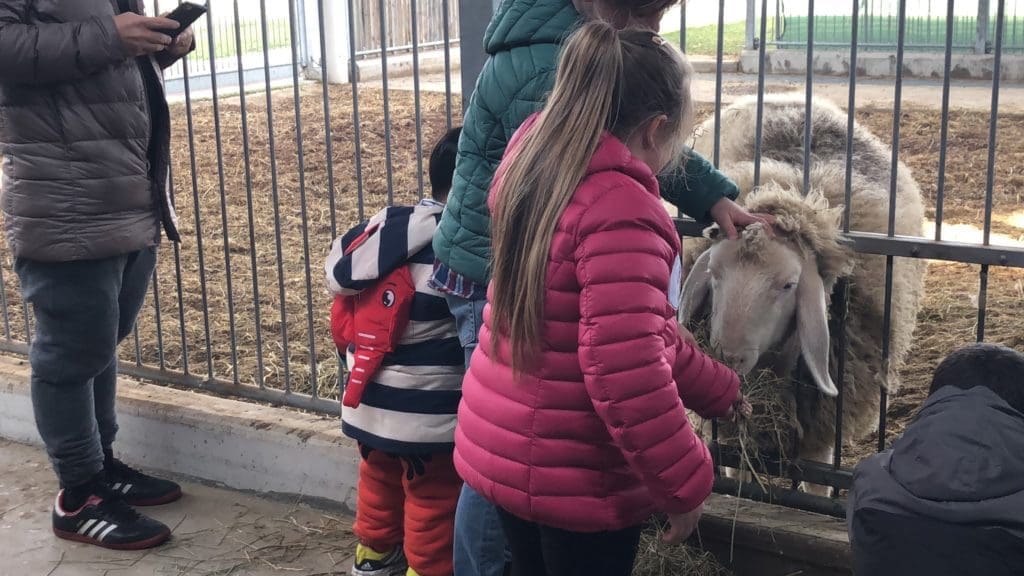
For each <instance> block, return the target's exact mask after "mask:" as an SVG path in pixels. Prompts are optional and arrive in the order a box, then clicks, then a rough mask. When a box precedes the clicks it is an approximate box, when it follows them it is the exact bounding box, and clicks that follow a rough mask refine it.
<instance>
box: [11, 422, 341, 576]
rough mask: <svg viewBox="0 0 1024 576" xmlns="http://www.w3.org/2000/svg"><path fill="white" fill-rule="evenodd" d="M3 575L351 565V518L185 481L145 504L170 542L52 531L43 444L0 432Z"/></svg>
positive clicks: (232, 573) (184, 575)
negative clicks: (114, 544) (131, 542)
mask: <svg viewBox="0 0 1024 576" xmlns="http://www.w3.org/2000/svg"><path fill="white" fill-rule="evenodd" d="M0 471H2V472H0V576H94V575H95V576H165V575H168V576H214V575H216V576H243V575H244V576H264V575H267V576H269V575H274V576H278V575H284V574H288V575H297V576H314V575H328V574H332V575H333V574H347V569H348V568H349V567H350V566H351V562H352V559H351V554H352V552H353V551H354V548H355V541H354V538H353V536H352V532H351V524H350V519H349V518H347V517H345V516H343V515H341V514H340V513H335V512H329V513H325V512H323V511H318V510H315V509H313V508H310V507H308V506H305V505H302V504H297V503H294V502H282V501H275V500H270V499H266V498H260V497H257V496H254V495H250V494H242V493H239V492H234V491H231V490H224V489H219V488H213V487H209V486H204V485H200V484H195V483H189V482H185V483H183V488H184V490H185V494H186V495H185V497H184V498H183V499H182V500H181V501H179V502H177V503H174V504H170V505H168V506H162V507H157V508H147V509H144V510H143V511H144V512H146V513H147V514H150V515H152V516H153V517H155V518H157V519H159V520H160V521H162V522H164V523H165V524H167V525H168V526H171V527H172V528H173V530H174V535H173V537H172V539H171V541H170V542H168V543H167V544H165V545H163V546H161V547H158V548H155V549H153V550H150V551H148V552H117V551H112V550H103V549H100V548H96V547H93V546H87V545H84V544H77V543H72V542H66V541H63V540H59V539H57V538H55V537H54V536H53V534H52V532H51V531H50V530H51V529H50V510H51V508H52V506H53V498H54V496H55V490H56V480H55V478H54V476H53V472H52V471H51V469H50V465H49V463H48V461H47V459H46V455H45V454H44V452H43V450H42V449H41V448H36V447H34V446H26V445H24V444H17V443H13V442H8V441H6V440H0Z"/></svg>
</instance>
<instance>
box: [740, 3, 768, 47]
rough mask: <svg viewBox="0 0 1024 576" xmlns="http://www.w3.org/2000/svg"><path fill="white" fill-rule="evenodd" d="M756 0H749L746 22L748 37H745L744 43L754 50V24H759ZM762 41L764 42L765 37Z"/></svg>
mask: <svg viewBox="0 0 1024 576" xmlns="http://www.w3.org/2000/svg"><path fill="white" fill-rule="evenodd" d="M756 1H757V0H747V22H746V27H745V31H746V39H745V42H744V43H743V45H744V47H746V49H747V50H753V49H754V34H755V32H754V26H756V25H757V24H756V21H757V5H756ZM761 41H762V42H763V41H764V39H763V38H762V39H761Z"/></svg>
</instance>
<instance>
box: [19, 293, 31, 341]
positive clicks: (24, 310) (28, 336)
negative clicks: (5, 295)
mask: <svg viewBox="0 0 1024 576" xmlns="http://www.w3.org/2000/svg"><path fill="white" fill-rule="evenodd" d="M21 315H22V319H23V320H25V342H28V343H31V342H32V318H31V316H30V315H29V312H28V302H26V301H25V299H24V298H22V299H21Z"/></svg>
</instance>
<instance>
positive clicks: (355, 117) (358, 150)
mask: <svg viewBox="0 0 1024 576" xmlns="http://www.w3.org/2000/svg"><path fill="white" fill-rule="evenodd" d="M355 14H356V13H355V6H354V0H348V47H349V59H348V61H349V76H351V78H352V83H351V85H352V132H353V140H355V144H354V146H355V156H356V193H357V196H356V204H357V206H358V212H359V221H360V222H362V221H363V220H364V219H365V216H364V214H365V206H364V205H363V152H362V146H363V145H362V128H361V127H360V125H359V81H358V80H359V79H358V76H359V68H358V67H357V66H356V57H355V54H356V17H355Z"/></svg>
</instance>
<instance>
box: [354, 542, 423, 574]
mask: <svg viewBox="0 0 1024 576" xmlns="http://www.w3.org/2000/svg"><path fill="white" fill-rule="evenodd" d="M408 569H409V563H408V562H406V560H405V552H404V551H403V550H402V547H401V546H395V547H394V548H393V549H391V550H389V551H387V552H377V551H376V550H374V549H373V548H370V547H369V546H363V545H362V544H358V545H357V546H356V561H355V564H353V566H352V576H406V570H408Z"/></svg>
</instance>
